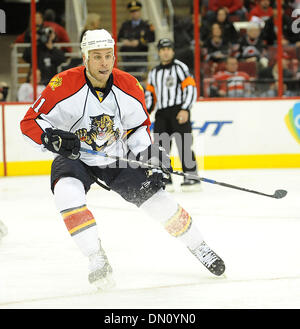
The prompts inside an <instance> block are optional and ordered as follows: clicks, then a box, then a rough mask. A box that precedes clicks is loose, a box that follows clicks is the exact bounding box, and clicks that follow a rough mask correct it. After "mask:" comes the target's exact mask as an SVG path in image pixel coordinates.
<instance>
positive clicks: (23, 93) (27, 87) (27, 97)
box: [18, 69, 46, 103]
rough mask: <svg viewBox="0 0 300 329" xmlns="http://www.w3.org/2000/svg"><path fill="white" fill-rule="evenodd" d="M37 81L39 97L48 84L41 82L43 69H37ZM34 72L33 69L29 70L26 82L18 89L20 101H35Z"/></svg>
mask: <svg viewBox="0 0 300 329" xmlns="http://www.w3.org/2000/svg"><path fill="white" fill-rule="evenodd" d="M36 80H37V81H36V82H37V97H38V96H39V95H40V94H41V93H42V91H43V90H44V89H45V88H46V86H44V85H42V84H40V82H41V71H40V70H39V69H37V70H36ZM33 94H34V93H33V74H32V70H31V69H30V71H29V72H28V75H27V79H26V82H25V83H22V84H21V87H20V88H19V90H18V101H19V102H28V103H32V102H34V99H33Z"/></svg>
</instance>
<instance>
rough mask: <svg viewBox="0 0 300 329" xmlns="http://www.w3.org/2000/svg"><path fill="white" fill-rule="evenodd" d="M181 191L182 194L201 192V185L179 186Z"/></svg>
mask: <svg viewBox="0 0 300 329" xmlns="http://www.w3.org/2000/svg"><path fill="white" fill-rule="evenodd" d="M181 191H182V192H201V191H203V188H202V185H201V184H195V185H190V186H186V185H184V186H181Z"/></svg>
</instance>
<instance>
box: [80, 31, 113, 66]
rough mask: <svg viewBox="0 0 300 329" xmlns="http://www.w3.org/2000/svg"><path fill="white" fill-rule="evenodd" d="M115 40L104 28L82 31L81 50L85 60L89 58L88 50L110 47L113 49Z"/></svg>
mask: <svg viewBox="0 0 300 329" xmlns="http://www.w3.org/2000/svg"><path fill="white" fill-rule="evenodd" d="M114 45H115V41H114V39H113V38H112V36H111V35H110V33H109V32H107V31H106V30H104V29H101V30H88V31H86V32H85V33H84V35H83V38H82V41H81V45H80V47H81V51H82V53H83V54H84V56H85V58H86V60H87V59H88V58H89V51H90V50H93V49H103V48H112V49H113V50H114Z"/></svg>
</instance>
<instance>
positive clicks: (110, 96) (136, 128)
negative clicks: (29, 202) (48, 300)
mask: <svg viewBox="0 0 300 329" xmlns="http://www.w3.org/2000/svg"><path fill="white" fill-rule="evenodd" d="M81 50H82V53H83V63H84V66H81V67H76V68H72V69H69V70H67V71H64V72H61V73H59V74H57V75H56V76H54V77H53V78H52V79H51V81H50V83H49V84H48V86H47V87H46V89H45V90H44V91H43V93H42V94H41V96H40V97H39V98H38V99H37V101H36V102H35V103H34V104H33V105H32V106H31V107H30V108H29V110H28V112H27V113H26V115H25V117H24V118H23V120H22V121H21V130H22V133H23V135H24V136H25V138H26V139H28V140H29V141H31V143H32V144H34V145H36V146H37V147H38V148H40V149H41V150H49V151H51V152H53V153H54V154H55V155H56V157H55V159H54V161H53V163H52V168H51V189H52V192H53V194H54V199H55V203H56V206H57V209H58V210H59V212H60V213H61V215H62V218H63V220H64V223H65V225H66V227H67V229H68V231H69V233H70V235H71V237H72V238H73V240H74V241H75V243H76V244H77V245H78V247H79V249H80V250H81V251H82V253H83V254H84V255H85V256H86V257H88V258H89V276H88V279H89V282H90V283H93V284H95V285H96V286H97V287H98V288H105V287H106V286H109V285H110V284H111V282H112V280H111V275H112V268H111V266H110V264H109V261H108V258H107V256H106V254H105V252H104V250H103V248H102V246H101V243H100V239H99V238H98V229H97V224H96V220H95V218H94V216H93V214H92V212H91V211H90V210H89V209H88V208H87V206H86V194H87V192H88V190H89V189H90V186H91V184H93V183H94V182H95V181H96V180H97V179H100V180H101V181H102V182H104V183H105V184H106V185H107V187H109V188H110V189H111V190H113V191H115V192H117V193H118V194H120V195H121V196H122V197H123V198H124V199H125V200H126V201H128V202H131V203H133V204H135V205H136V206H137V207H139V208H140V209H142V210H143V211H145V212H146V213H147V214H149V215H150V216H151V217H152V218H155V219H157V220H159V221H160V222H161V223H162V225H163V226H164V227H165V229H166V230H167V231H168V232H169V233H170V234H171V235H172V236H174V237H176V238H177V239H178V240H181V241H182V242H183V243H184V244H185V245H186V246H187V247H188V248H189V250H190V251H191V252H192V253H193V254H194V255H195V256H196V257H197V258H198V260H199V261H200V262H201V263H203V264H204V265H205V266H206V267H207V268H208V269H209V270H210V271H211V272H212V273H213V274H215V275H221V274H222V273H223V272H224V270H225V265H224V262H223V261H222V260H221V259H220V257H219V256H217V255H216V254H215V253H214V252H213V251H212V250H211V249H210V248H209V247H208V246H207V244H206V243H205V242H204V241H203V238H202V235H201V233H200V232H199V231H198V229H197V227H196V226H195V224H193V222H192V218H191V216H190V214H189V213H188V212H187V211H186V210H184V209H183V208H182V207H181V206H180V205H179V204H178V203H177V202H176V201H175V200H174V199H173V197H171V196H170V195H169V194H168V192H166V191H165V190H164V179H163V172H162V171H161V170H148V169H147V168H141V167H138V168H136V167H135V168H132V167H130V166H124V164H123V165H121V163H120V162H119V161H117V162H116V161H115V160H113V159H112V158H110V157H109V156H120V157H124V156H126V155H127V154H131V157H134V158H135V159H139V160H143V161H145V160H146V159H148V163H152V164H153V163H154V164H158V163H159V164H160V165H161V166H163V167H164V168H165V169H164V170H165V171H166V170H169V171H172V167H171V165H170V160H169V157H168V155H167V154H166V153H165V151H164V150H162V149H159V148H158V146H156V145H155V144H152V142H151V138H150V135H149V125H150V120H149V117H148V114H147V110H146V105H145V99H144V93H143V89H142V88H141V86H140V84H139V82H138V81H137V80H136V79H135V78H134V77H133V76H131V75H130V74H128V73H126V72H123V71H120V70H118V69H116V68H113V66H114V60H115V57H114V40H113V39H112V37H111V35H110V34H109V33H108V32H107V31H106V30H103V29H102V30H93V31H90V30H89V31H87V32H86V33H85V34H84V36H83V40H82V43H81ZM84 149H88V150H90V151H92V152H101V154H103V153H105V154H106V155H107V156H105V157H102V156H99V155H95V154H92V153H91V152H83V151H82V150H84ZM99 202H101V200H100V201H99ZM162 204H163V205H164V206H163V207H161V205H162Z"/></svg>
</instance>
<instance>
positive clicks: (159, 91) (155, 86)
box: [145, 59, 197, 113]
mask: <svg viewBox="0 0 300 329" xmlns="http://www.w3.org/2000/svg"><path fill="white" fill-rule="evenodd" d="M145 97H146V107H147V110H148V112H149V113H151V112H152V111H153V110H154V108H155V107H156V109H157V110H163V109H166V108H172V107H176V108H181V109H183V110H190V108H191V107H192V105H193V104H194V103H195V101H196V99H197V88H196V82H195V80H194V78H193V76H192V74H191V73H190V72H189V69H188V67H187V65H185V64H184V63H182V62H181V61H179V60H177V59H174V60H173V61H172V62H171V63H170V64H167V65H162V64H160V65H158V66H156V67H154V68H153V69H152V70H151V71H150V72H149V74H148V82H147V87H146V92H145Z"/></svg>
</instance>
